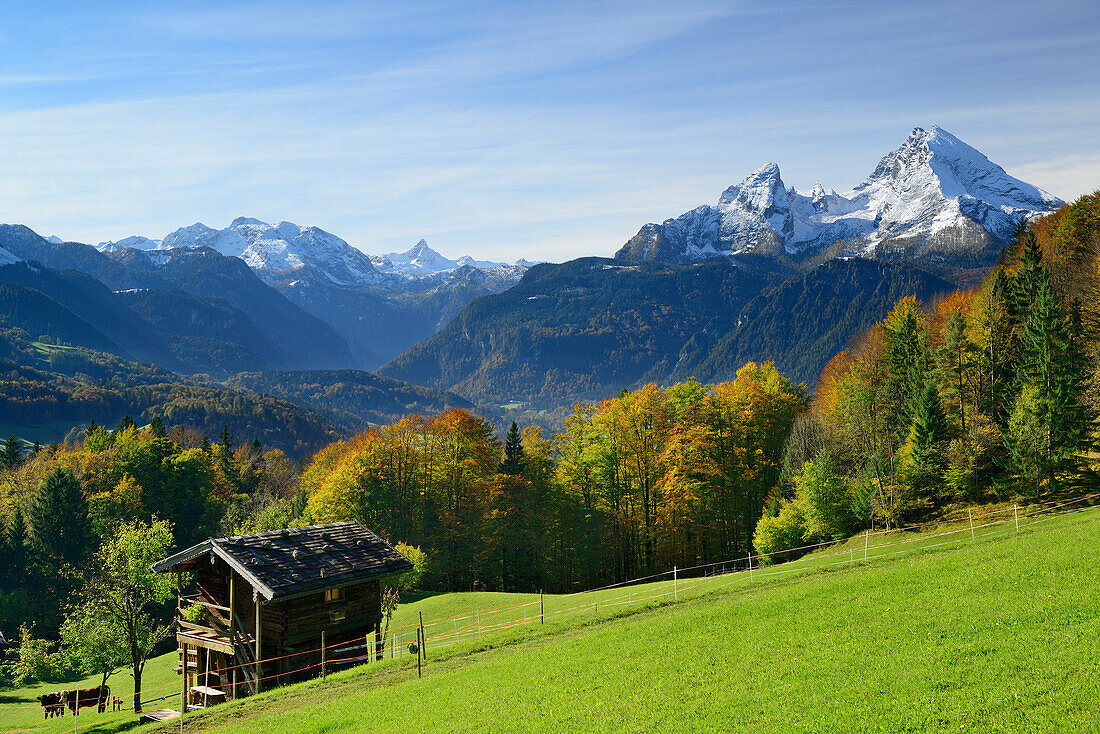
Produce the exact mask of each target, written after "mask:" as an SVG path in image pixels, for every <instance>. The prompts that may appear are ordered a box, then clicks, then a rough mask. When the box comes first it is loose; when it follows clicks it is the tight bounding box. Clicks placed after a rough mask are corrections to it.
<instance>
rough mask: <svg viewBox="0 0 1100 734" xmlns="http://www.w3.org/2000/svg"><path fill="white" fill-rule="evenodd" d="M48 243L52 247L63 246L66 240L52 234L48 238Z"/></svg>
mask: <svg viewBox="0 0 1100 734" xmlns="http://www.w3.org/2000/svg"><path fill="white" fill-rule="evenodd" d="M46 242H49V243H50V244H51V245H63V244H65V240H63V239H61V238H60V237H58V236H57V235H55V234H51V235H50V236H49V237H47V238H46Z"/></svg>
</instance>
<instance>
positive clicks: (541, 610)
mask: <svg viewBox="0 0 1100 734" xmlns="http://www.w3.org/2000/svg"><path fill="white" fill-rule="evenodd" d="M539 624H546V604H545V602H544V601H543V598H542V589H539Z"/></svg>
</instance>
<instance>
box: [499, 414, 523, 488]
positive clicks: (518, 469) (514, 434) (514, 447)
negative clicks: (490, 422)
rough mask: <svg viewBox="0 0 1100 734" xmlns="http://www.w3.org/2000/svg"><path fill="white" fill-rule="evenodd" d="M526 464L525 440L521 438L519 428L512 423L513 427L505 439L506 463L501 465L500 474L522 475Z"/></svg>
mask: <svg viewBox="0 0 1100 734" xmlns="http://www.w3.org/2000/svg"><path fill="white" fill-rule="evenodd" d="M526 463H527V462H525V461H524V460H523V439H522V438H521V437H520V433H519V426H518V425H516V422H515V421H512V427H511V428H509V429H508V435H507V436H506V437H505V439H504V461H503V462H502V463H501V465H500V473H501V474H513V475H515V474H522V473H523V469H524V467H525V466H526Z"/></svg>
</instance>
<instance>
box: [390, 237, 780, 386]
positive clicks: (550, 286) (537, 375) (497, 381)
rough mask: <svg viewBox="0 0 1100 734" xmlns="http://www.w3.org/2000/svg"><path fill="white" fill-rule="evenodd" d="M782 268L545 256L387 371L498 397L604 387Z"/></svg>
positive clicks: (650, 361)
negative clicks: (549, 259) (556, 261)
mask: <svg viewBox="0 0 1100 734" xmlns="http://www.w3.org/2000/svg"><path fill="white" fill-rule="evenodd" d="M783 277H784V276H782V275H778V274H776V273H775V271H774V270H771V269H769V268H763V267H761V268H757V267H755V266H754V265H750V264H745V265H740V266H736V267H733V266H731V265H730V264H729V263H727V262H725V261H722V262H708V263H700V264H697V265H690V266H682V265H662V264H644V265H622V264H621V263H615V262H613V261H610V260H605V259H602V258H582V259H579V260H573V261H571V262H568V263H564V264H562V265H537V266H535V267H533V268H531V270H529V271H528V273H527V275H525V276H524V278H523V280H522V281H520V283H519V284H518V285H516V286H514V287H512V288H511V289H509V290H507V291H505V292H504V293H501V294H500V295H496V296H489V297H486V298H480V299H478V300H476V301H474V302H473V303H471V304H470V305H469V306H467V307H466V308H465V309H464V310H463V311H462V313H460V314H459V315H458V316H457V317H456V318H455V320H454V321H452V322H451V323H450V324H448V325H447V327H446V328H445V329H443V330H442V331H441V332H440V333H439V334H436V335H435V336H433V337H431V338H430V339H427V340H425V341H423V342H421V343H420V344H418V345H417V346H415V347H414V348H412V349H410V350H409V351H408V352H406V353H405V354H403V355H402V356H401V357H399V358H398V359H396V360H394V361H393V362H391V363H390V364H388V365H386V366H385V367H383V368H382V369H380V370H379V374H382V375H386V376H389V377H396V378H398V379H402V380H405V381H407V382H412V383H415V384H419V385H428V386H431V387H436V388H439V389H442V390H452V391H454V392H457V393H458V394H459V395H462V396H464V397H466V398H468V399H471V400H475V401H478V402H484V403H488V404H498V405H499V404H507V403H512V402H527V401H537V402H539V403H540V404H543V403H549V404H556V405H560V404H570V403H571V402H572V401H575V400H591V399H597V398H599V397H602V396H604V395H607V394H609V393H614V392H616V391H618V390H619V389H621V388H623V387H632V386H634V385H636V384H637V383H638V382H639V380H641V379H642V378H643V376H644V375H645V374H646V373H647V372H648V371H649V370H650V369H651V368H652V366H653V365H654V364H656V363H659V362H662V361H665V362H667V361H669V360H672V359H674V358H675V355H676V354H678V352H679V351H680V349H681V347H682V346H683V344H684V343H685V342H686V341H687V340H688V339H689V338H691V336H692V335H694V334H696V333H698V332H700V331H701V330H703V329H706V328H724V327H722V326H717V327H715V326H713V325H715V324H719V325H721V324H726V323H728V322H730V320H731V319H734V318H735V316H736V314H737V312H738V311H739V310H740V309H741V307H742V306H744V304H745V303H747V302H748V301H749V300H751V299H752V298H754V297H755V296H756V295H757V294H759V293H760V291H761V290H762V289H763V288H764V287H766V286H767V285H768V284H769V282H781V281H782V280H783ZM729 377H732V375H730V376H729Z"/></svg>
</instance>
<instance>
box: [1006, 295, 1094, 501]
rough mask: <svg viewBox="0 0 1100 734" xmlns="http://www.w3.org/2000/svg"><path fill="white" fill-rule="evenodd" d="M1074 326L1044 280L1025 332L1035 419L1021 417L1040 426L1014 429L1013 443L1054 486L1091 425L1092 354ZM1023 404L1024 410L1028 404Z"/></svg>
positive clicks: (1021, 458) (1024, 366)
mask: <svg viewBox="0 0 1100 734" xmlns="http://www.w3.org/2000/svg"><path fill="white" fill-rule="evenodd" d="M1078 324H1079V320H1078ZM1073 326H1074V325H1073V324H1072V323H1071V319H1067V318H1066V315H1065V313H1064V312H1063V310H1062V306H1061V304H1059V303H1058V299H1057V298H1056V297H1055V295H1054V291H1053V289H1052V288H1051V286H1050V283H1049V281H1040V282H1039V287H1038V290H1037V292H1036V294H1035V302H1034V305H1033V308H1032V314H1031V318H1030V319H1028V322H1027V325H1026V328H1025V330H1024V332H1023V335H1022V338H1021V347H1022V354H1021V375H1022V381H1023V383H1024V387H1025V390H1026V391H1028V393H1029V394H1028V401H1027V406H1026V410H1027V411H1028V412H1030V413H1032V415H1031V416H1029V418H1030V420H1029V421H1025V420H1024V418H1025V416H1019V417H1018V419H1017V422H1018V424H1019V425H1021V426H1025V425H1030V426H1034V427H1036V428H1038V431H1039V435H1038V436H1023V435H1016V436H1015V437H1013V436H1012V435H1010V437H1009V444H1010V446H1009V448H1010V450H1011V451H1012V454H1013V457H1014V459H1015V460H1016V462H1017V464H1018V465H1019V466H1021V467H1022V466H1023V465H1026V464H1031V465H1033V466H1034V467H1035V468H1036V470H1037V474H1038V476H1040V477H1041V478H1042V479H1045V481H1046V486H1047V489H1048V490H1053V489H1054V487H1055V480H1056V476H1057V474H1058V472H1060V471H1063V470H1065V469H1067V468H1069V466H1070V465H1071V464H1072V463H1073V455H1074V453H1075V452H1076V451H1077V450H1078V449H1079V448H1080V447H1081V444H1082V442H1083V440H1084V438H1085V434H1086V431H1087V428H1088V415H1087V413H1086V410H1085V406H1084V404H1083V403H1082V400H1081V397H1082V394H1083V392H1084V377H1085V366H1086V359H1085V355H1084V352H1083V350H1082V348H1081V344H1080V336H1079V335H1078V338H1076V339H1075V338H1074V333H1073V332H1074V328H1073ZM1017 407H1018V412H1019V410H1022V409H1024V406H1023V405H1022V404H1021V405H1020V406H1017ZM1017 433H1019V432H1017ZM1036 489H1037V490H1038V489H1039V488H1038V487H1037V488H1036Z"/></svg>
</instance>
